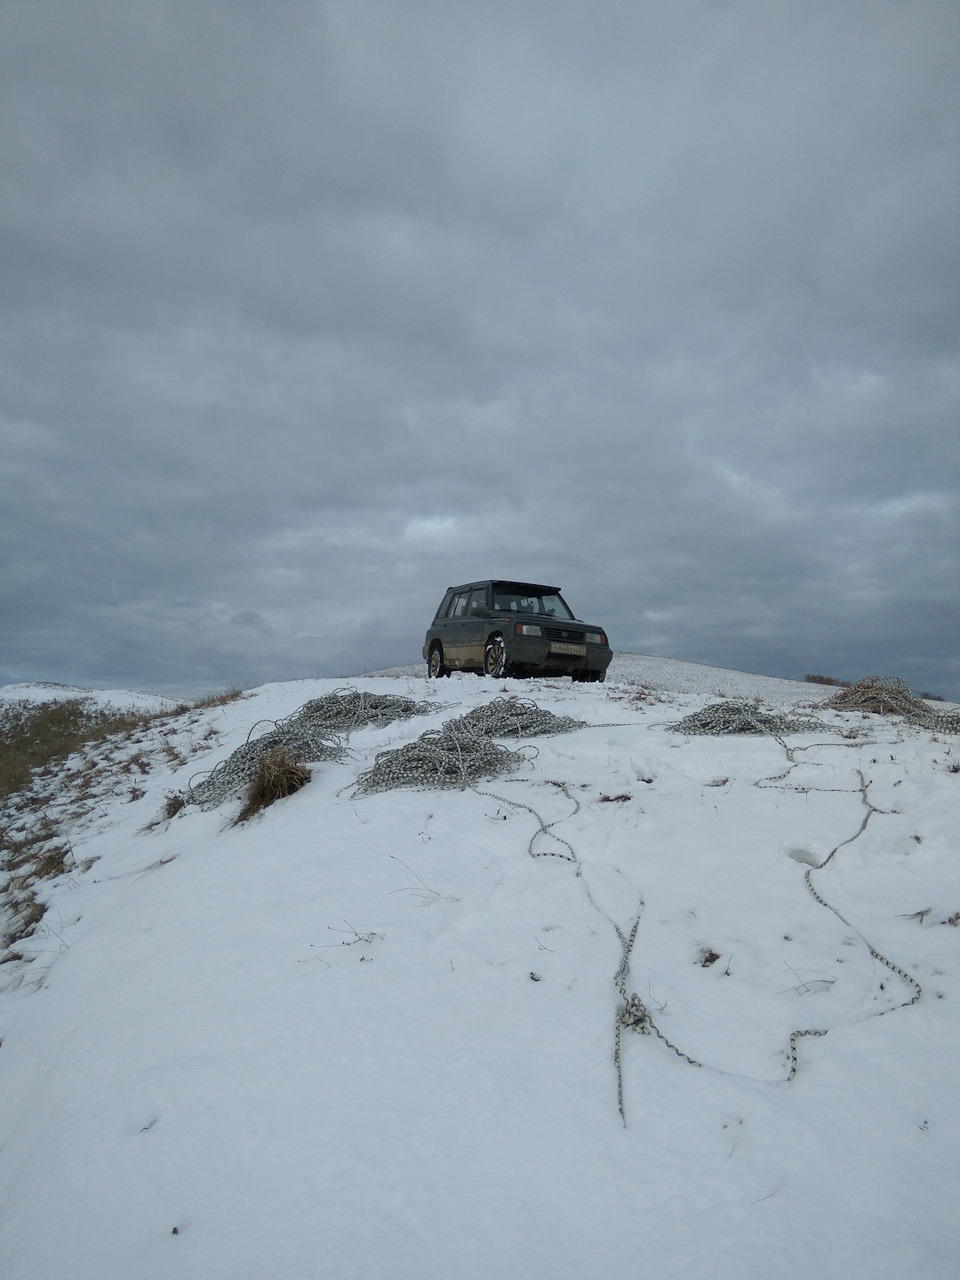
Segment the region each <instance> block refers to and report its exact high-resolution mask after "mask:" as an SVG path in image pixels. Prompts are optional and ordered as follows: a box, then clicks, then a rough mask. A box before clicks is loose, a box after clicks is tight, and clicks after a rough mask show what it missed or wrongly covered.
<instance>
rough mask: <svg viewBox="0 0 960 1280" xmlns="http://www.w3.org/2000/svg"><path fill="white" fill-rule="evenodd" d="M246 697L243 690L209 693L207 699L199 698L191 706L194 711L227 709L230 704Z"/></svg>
mask: <svg viewBox="0 0 960 1280" xmlns="http://www.w3.org/2000/svg"><path fill="white" fill-rule="evenodd" d="M243 697H245V694H244V692H243V690H242V689H225V690H224V691H223V692H222V693H208V694H207V696H206V697H205V698H198V699H197V701H196V702H194V703H192V704H191V710H193V711H205V710H206V709H207V708H208V707H225V706H226V705H227V703H228V702H236V701H237V699H238V698H243Z"/></svg>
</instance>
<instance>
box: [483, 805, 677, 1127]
mask: <svg viewBox="0 0 960 1280" xmlns="http://www.w3.org/2000/svg"><path fill="white" fill-rule="evenodd" d="M547 785H549V786H553V787H556V788H557V790H558V791H562V792H563V794H564V795H565V796H566V797H567V799H568V800H570V801H571V802H572V803H573V805H574V810H573V813H570V814H567V815H566V816H567V818H573V817H576V815H577V814H578V813H579V812H580V801H579V800H577V799H576V797H575V796H572V795H571V794H570V792H569V790H568V789H567V786H566V784H565V783H563V782H552V781H548V784H547ZM477 794H478V795H481V796H489V797H490V799H491V800H497V801H499V802H500V803H501V804H507V805H511V806H512V807H513V808H515V809H523V810H524V811H525V812H526V813H529V814H531V815H532V816H533V817H534V818H536V820H537V823H538V824H539V825H538V828H537V830H536V831H535V832H534V833H533V835H532V836H531V837H530V842H529V844H528V845H527V853H528V854H529V855H530V857H531V858H560V859H562V860H563V861H564V862H572V863H573V865H574V866H575V867H576V869H577V876H578V878H580V879H581V881H582V884H583V888H584V892H585V893H586V895H587V900H588V901H589V903H590V905H591V906H592V907H593V909H594V911H596V912H598V913H599V914H600V915H601V916H603V918H604V919H605V920H606V921H608V923H609V924H611V925H612V926H613V928H614V930H615V932H616V935H617V937H618V938H619V940H620V967H619V969H618V970H617V972H616V975H615V977H614V983H615V984H616V988H617V990H618V991H619V992H620V997H621V999H622V1000H623V1004H622V1005H621V1007H620V1008H619V1009H618V1010H617V1018H616V1022H615V1024H614V1048H613V1060H614V1062H615V1064H616V1067H617V1102H618V1105H619V1108H620V1118H621V1120H622V1121H623V1123H624V1126H626V1123H627V1118H626V1114H625V1112H624V1109H623V1070H622V1068H621V1065H620V1032H621V1029H622V1028H623V1027H629V1028H631V1029H632V1030H634V1031H637V1032H639V1033H640V1035H644V1036H647V1035H649V1034H650V1032H651V1031H652V1032H653V1034H654V1035H655V1036H656V1037H657V1039H658V1040H660V1041H661V1042H662V1043H663V1044H665V1045H666V1046H667V1048H668V1049H670V1050H671V1051H672V1052H673V1053H675V1054H676V1055H677V1057H678V1058H682V1059H683V1061H684V1062H689V1063H690V1065H691V1067H702V1066H703V1063H702V1062H697V1060H696V1059H695V1058H691V1057H690V1056H689V1055H688V1054H686V1053H684V1052H683V1050H682V1049H678V1048H677V1046H676V1045H675V1044H673V1043H672V1041H670V1040H668V1039H667V1037H666V1036H665V1035H664V1034H663V1032H662V1031H661V1030H660V1028H659V1027H658V1026H657V1025H656V1023H655V1022H654V1021H653V1019H652V1018H651V1016H650V1011H649V1010H648V1009H647V1007H646V1005H644V1003H643V1001H642V1000H641V999H640V997H639V996H638V995H637V993H636V992H635V991H634V992H632V993H631V994H629V995H628V994H627V978H628V976H629V974H630V952H631V951H632V950H633V944H634V942H635V941H636V939H637V929H638V928H639V926H640V916H639V915H638V916H637V918H636V920H635V921H634V923H633V928H632V929H631V930H630V933H629V935H625V934H624V932H623V930H622V929H621V928H620V926H619V925H618V924H617V922H616V921H615V920H613V919H612V918H611V917H610V916H608V915H607V913H606V912H605V911H603V910H602V909H601V908H600V907H598V906H597V903H596V901H595V899H594V897H593V894H592V893H591V892H590V886H589V884H588V883H587V881H586V878H585V877H584V876H583V869H582V866H581V863H580V859H579V858H578V857H577V854H576V852H575V850H574V848H573V845H571V844H570V843H569V841H567V840H564V838H563V837H562V836H558V835H557V834H556V833H555V832H551V830H550V829H551V827H554V826H556V824H557V823H558V822H560V821H562V819H560V818H555V819H554V820H553V822H546V821H545V820H544V819H543V818H542V817H541V815H540V814H539V813H537V811H536V809H534V808H533V806H532V805H529V804H524V803H523V802H522V801H521V800H510V799H508V798H507V797H506V796H498V795H495V794H494V792H492V791H478V792H477ZM548 834H549V835H550V836H551V838H552V839H554V840H558V841H559V842H560V843H561V844H562V845H564V846H565V847H566V849H567V852H566V853H561V852H560V850H558V849H545V850H543V851H541V852H537V851H536V850H535V848H534V846H535V844H536V842H537V840H538V839H539V838H540V836H542V835H548ZM640 906H641V910H642V908H643V902H642V901H641V903H640Z"/></svg>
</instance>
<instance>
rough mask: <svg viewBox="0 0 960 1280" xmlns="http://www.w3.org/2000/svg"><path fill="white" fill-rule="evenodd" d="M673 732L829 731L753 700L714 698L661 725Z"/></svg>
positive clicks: (811, 720) (819, 722)
mask: <svg viewBox="0 0 960 1280" xmlns="http://www.w3.org/2000/svg"><path fill="white" fill-rule="evenodd" d="M663 727H664V728H665V729H670V730H671V731H672V732H674V733H683V734H687V735H692V734H715V735H717V736H723V735H725V734H732V733H767V734H770V735H771V736H773V737H775V738H776V737H778V735H782V734H785V733H830V732H831V727H830V725H827V724H824V722H823V721H822V720H817V719H814V718H813V717H811V716H803V717H800V716H785V715H774V714H772V713H771V712H769V711H761V710H760V708H759V707H758V706H757V705H756V704H755V703H753V702H741V701H739V700H732V701H730V702H715V703H714V704H713V705H712V706H709V707H704V708H703V709H702V710H701V711H694V712H692V713H691V714H690V715H688V716H684V718H683V719H682V720H678V721H677V723H676V724H668V725H664V726H663Z"/></svg>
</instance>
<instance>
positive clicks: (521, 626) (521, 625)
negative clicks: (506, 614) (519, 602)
mask: <svg viewBox="0 0 960 1280" xmlns="http://www.w3.org/2000/svg"><path fill="white" fill-rule="evenodd" d="M514 631H515V632H516V634H517V635H518V636H542V635H543V632H542V631H541V630H540V628H539V627H538V626H537V625H536V623H534V622H518V623H517V625H516V627H514Z"/></svg>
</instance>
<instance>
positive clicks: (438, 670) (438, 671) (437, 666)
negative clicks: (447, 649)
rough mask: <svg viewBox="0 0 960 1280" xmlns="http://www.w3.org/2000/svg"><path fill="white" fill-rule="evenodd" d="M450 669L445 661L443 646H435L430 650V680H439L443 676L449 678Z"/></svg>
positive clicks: (428, 676) (428, 667) (428, 664)
mask: <svg viewBox="0 0 960 1280" xmlns="http://www.w3.org/2000/svg"><path fill="white" fill-rule="evenodd" d="M449 674H450V668H449V667H448V666H447V664H446V663H445V662H444V660H443V646H442V645H439V644H435V645H434V646H433V648H432V649H431V650H430V657H429V658H428V659H427V678H428V679H430V680H439V679H440V678H441V676H448V675H449Z"/></svg>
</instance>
